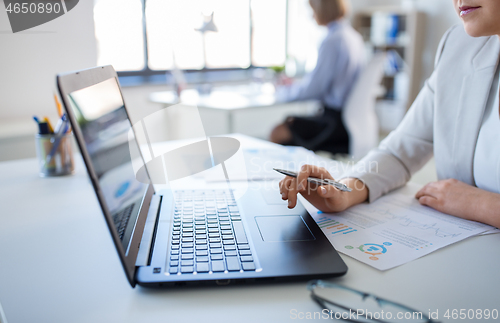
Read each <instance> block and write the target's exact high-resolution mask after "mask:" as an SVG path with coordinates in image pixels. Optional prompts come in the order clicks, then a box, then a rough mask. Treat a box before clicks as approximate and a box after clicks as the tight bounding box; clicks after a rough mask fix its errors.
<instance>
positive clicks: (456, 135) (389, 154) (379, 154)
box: [280, 0, 500, 228]
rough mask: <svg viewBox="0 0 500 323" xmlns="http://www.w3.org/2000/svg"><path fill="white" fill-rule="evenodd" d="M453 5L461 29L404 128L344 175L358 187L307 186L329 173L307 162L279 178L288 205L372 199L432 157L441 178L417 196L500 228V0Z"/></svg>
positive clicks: (456, 0) (336, 207)
mask: <svg viewBox="0 0 500 323" xmlns="http://www.w3.org/2000/svg"><path fill="white" fill-rule="evenodd" d="M453 4H454V7H455V10H456V12H457V14H458V15H459V16H460V18H461V20H462V22H463V26H462V25H457V26H454V27H452V28H451V29H449V30H448V31H447V32H446V34H445V35H444V36H443V38H442V40H441V43H440V45H439V48H438V51H437V55H436V60H435V68H434V72H433V73H432V75H431V77H430V78H429V79H428V80H427V81H426V83H425V85H424V87H423V89H422V90H421V91H420V94H419V95H418V97H417V99H416V100H415V102H414V103H413V105H412V107H411V108H410V110H409V111H408V113H407V114H406V116H405V118H404V119H403V121H402V122H401V124H400V125H399V127H398V128H397V129H396V130H395V131H393V132H392V133H391V134H390V135H389V136H388V137H387V138H386V139H385V140H384V141H383V142H382V143H381V144H380V146H379V147H378V148H377V149H375V150H373V151H371V152H370V153H369V154H368V155H367V156H366V157H365V158H364V159H363V160H361V162H360V164H359V165H358V166H355V167H354V168H355V169H356V170H357V171H353V172H350V173H348V174H346V175H345V178H343V179H342V180H341V181H342V182H343V183H345V184H346V185H348V186H349V187H352V188H353V191H352V192H351V193H345V192H340V191H338V190H337V189H335V188H334V187H333V186H329V185H328V186H319V187H312V186H308V184H307V182H306V178H307V177H308V176H314V177H323V178H331V175H330V174H329V173H328V172H327V171H326V170H325V169H322V168H317V167H314V166H310V165H306V166H304V167H303V168H302V170H301V172H300V175H299V176H298V178H297V180H295V179H294V178H291V177H286V178H285V179H284V180H282V181H281V182H280V191H281V193H282V197H283V199H285V200H286V199H288V205H289V207H290V208H293V207H294V206H295V204H296V202H297V193H301V194H302V195H303V196H304V197H305V198H306V199H308V200H309V201H310V202H311V203H313V204H314V205H315V206H316V207H318V208H319V209H320V210H323V211H326V212H338V211H343V210H345V209H347V208H349V207H351V206H353V205H356V204H358V203H362V202H364V201H369V202H372V201H374V200H376V199H377V198H378V197H380V196H381V195H383V194H385V193H387V192H389V191H391V190H393V189H395V188H397V187H400V186H402V185H404V184H405V183H406V182H407V181H408V180H409V179H410V177H411V175H412V174H414V173H415V172H416V171H418V170H419V169H420V168H421V167H422V166H423V165H425V163H426V162H427V161H428V160H429V159H430V158H431V157H432V155H433V154H434V158H435V160H436V169H437V175H438V178H439V181H437V182H434V183H429V184H427V185H425V186H424V187H423V188H422V189H421V190H420V191H419V192H418V193H417V194H416V198H417V199H418V201H419V202H420V203H421V204H423V205H427V206H430V207H432V208H434V209H436V210H438V211H441V212H444V213H448V214H451V215H455V216H458V217H461V218H464V219H468V220H474V221H478V222H483V223H486V224H490V225H492V226H495V227H497V228H500V104H499V95H500V94H499V86H500V85H499V78H500V75H499V64H498V61H499V57H500V19H498V17H500V1H498V0H453ZM376 168H378V169H376Z"/></svg>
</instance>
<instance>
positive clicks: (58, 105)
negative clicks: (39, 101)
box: [54, 93, 63, 117]
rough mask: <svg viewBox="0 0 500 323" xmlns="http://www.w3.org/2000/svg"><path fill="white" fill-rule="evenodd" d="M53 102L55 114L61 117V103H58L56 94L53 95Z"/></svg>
mask: <svg viewBox="0 0 500 323" xmlns="http://www.w3.org/2000/svg"><path fill="white" fill-rule="evenodd" d="M54 100H55V101H56V107H57V113H58V114H59V116H60V117H62V115H63V112H62V107H61V102H59V99H58V98H57V94H55V93H54Z"/></svg>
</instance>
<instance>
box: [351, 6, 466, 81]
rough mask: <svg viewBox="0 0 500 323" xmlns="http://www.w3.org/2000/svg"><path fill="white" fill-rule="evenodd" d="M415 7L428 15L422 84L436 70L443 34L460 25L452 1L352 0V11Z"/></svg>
mask: <svg viewBox="0 0 500 323" xmlns="http://www.w3.org/2000/svg"><path fill="white" fill-rule="evenodd" d="M399 5H403V6H406V7H410V6H414V7H415V8H416V9H418V10H420V11H422V12H424V13H425V14H426V30H425V47H424V52H423V57H422V64H423V72H422V80H421V83H422V85H423V82H424V81H425V79H427V78H428V77H429V76H430V75H431V73H432V71H433V69H434V57H435V55H436V50H437V47H438V45H439V41H440V39H441V37H442V36H443V34H444V33H445V32H446V30H448V28H450V27H451V26H453V25H455V24H458V23H460V18H458V15H457V13H456V12H455V10H454V8H453V2H452V0H351V8H352V11H356V10H359V9H361V8H363V7H364V6H399Z"/></svg>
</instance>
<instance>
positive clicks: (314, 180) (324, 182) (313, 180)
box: [273, 168, 352, 192]
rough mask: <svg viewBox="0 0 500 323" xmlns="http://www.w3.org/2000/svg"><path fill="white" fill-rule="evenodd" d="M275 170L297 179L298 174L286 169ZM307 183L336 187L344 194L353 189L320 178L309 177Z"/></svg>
mask: <svg viewBox="0 0 500 323" xmlns="http://www.w3.org/2000/svg"><path fill="white" fill-rule="evenodd" d="M273 169H274V170H275V171H277V172H278V173H281V174H284V175H287V176H291V177H295V178H296V177H297V173H296V172H292V171H289V170H284V169H279V168H273ZM307 181H308V182H309V183H315V184H319V185H332V186H335V187H336V188H337V189H339V190H341V191H344V192H350V191H352V189H351V188H349V187H347V185H345V184H343V183H340V182H336V181H334V180H331V179H319V178H315V177H308V178H307Z"/></svg>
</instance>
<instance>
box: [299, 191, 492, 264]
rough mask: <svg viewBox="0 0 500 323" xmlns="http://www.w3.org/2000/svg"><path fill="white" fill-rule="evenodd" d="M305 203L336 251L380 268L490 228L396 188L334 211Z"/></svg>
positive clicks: (411, 258)
mask: <svg viewBox="0 0 500 323" xmlns="http://www.w3.org/2000/svg"><path fill="white" fill-rule="evenodd" d="M306 207H307V209H308V211H309V212H310V213H311V215H312V216H313V218H314V219H315V220H316V222H317V223H318V225H319V226H320V228H321V229H322V230H323V232H324V233H325V235H326V236H327V238H328V239H329V240H330V242H331V243H332V244H333V246H334V247H335V248H336V249H337V251H339V252H341V253H344V254H346V255H348V256H351V257H353V258H355V259H357V260H359V261H361V262H364V263H366V264H368V265H370V266H373V267H375V268H377V269H379V270H387V269H390V268H394V267H396V266H399V265H402V264H404V263H407V262H409V261H412V260H414V259H417V258H420V257H422V256H424V255H427V254H429V253H431V252H433V251H435V250H437V249H439V248H442V247H445V246H447V245H450V244H452V243H455V242H457V241H460V240H463V239H466V238H468V237H470V236H474V235H477V234H481V233H483V232H486V231H489V230H492V229H493V227H491V226H489V225H486V224H481V223H478V222H473V221H468V220H463V219H460V218H457V217H454V216H451V215H447V214H443V213H441V212H438V211H436V210H433V209H431V208H429V207H426V206H422V205H420V204H419V203H418V201H417V200H416V199H415V198H414V196H413V195H411V196H410V195H404V194H401V193H392V194H388V195H387V196H385V197H382V198H380V199H378V200H377V201H375V202H374V203H371V204H368V203H364V204H360V205H357V206H354V207H352V208H350V209H348V210H347V211H344V212H341V213H336V214H324V213H321V212H318V210H317V209H316V208H314V207H313V206H312V205H310V204H306Z"/></svg>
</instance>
